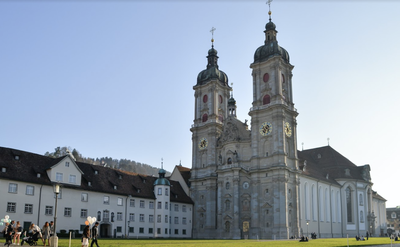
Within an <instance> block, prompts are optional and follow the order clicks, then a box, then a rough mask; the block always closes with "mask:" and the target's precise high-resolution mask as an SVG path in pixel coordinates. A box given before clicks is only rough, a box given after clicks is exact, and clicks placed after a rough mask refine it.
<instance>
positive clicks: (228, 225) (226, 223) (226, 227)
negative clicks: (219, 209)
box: [225, 221, 231, 232]
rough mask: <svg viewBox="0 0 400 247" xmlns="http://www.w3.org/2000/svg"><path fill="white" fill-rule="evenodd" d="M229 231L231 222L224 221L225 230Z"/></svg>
mask: <svg viewBox="0 0 400 247" xmlns="http://www.w3.org/2000/svg"><path fill="white" fill-rule="evenodd" d="M230 231H231V223H230V222H229V221H226V222H225V232H230Z"/></svg>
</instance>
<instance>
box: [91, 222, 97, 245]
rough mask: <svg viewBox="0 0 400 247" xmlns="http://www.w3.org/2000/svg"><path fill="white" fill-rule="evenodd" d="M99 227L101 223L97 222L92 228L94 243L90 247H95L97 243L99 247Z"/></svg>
mask: <svg viewBox="0 0 400 247" xmlns="http://www.w3.org/2000/svg"><path fill="white" fill-rule="evenodd" d="M98 226H99V222H96V223H95V224H94V226H93V227H92V243H91V244H90V247H93V244H94V243H96V246H97V247H99V244H98V243H97V236H99V229H98V228H97V227H98Z"/></svg>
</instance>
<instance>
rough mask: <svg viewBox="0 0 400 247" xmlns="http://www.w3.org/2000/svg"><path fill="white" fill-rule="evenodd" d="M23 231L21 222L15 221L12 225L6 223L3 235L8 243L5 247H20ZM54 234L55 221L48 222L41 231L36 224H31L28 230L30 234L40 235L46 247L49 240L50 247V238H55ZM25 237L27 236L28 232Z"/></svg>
mask: <svg viewBox="0 0 400 247" xmlns="http://www.w3.org/2000/svg"><path fill="white" fill-rule="evenodd" d="M22 231H23V228H22V226H21V223H20V222H19V221H17V223H15V221H14V220H12V221H11V222H10V223H8V222H6V224H5V227H4V229H3V234H4V236H5V238H6V243H5V244H4V245H19V244H20V240H21V234H22ZM53 232H54V223H53V221H51V222H50V223H49V222H46V223H45V224H44V226H43V228H42V229H40V228H39V227H38V226H37V225H35V224H31V225H30V227H29V230H28V234H29V233H31V234H32V235H33V234H35V233H38V235H39V237H40V238H41V239H42V242H43V245H44V246H46V240H47V245H48V246H50V241H49V240H50V237H51V236H53ZM24 235H26V232H25V234H24Z"/></svg>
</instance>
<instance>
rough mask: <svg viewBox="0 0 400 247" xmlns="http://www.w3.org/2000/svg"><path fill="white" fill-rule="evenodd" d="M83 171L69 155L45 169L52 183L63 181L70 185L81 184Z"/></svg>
mask: <svg viewBox="0 0 400 247" xmlns="http://www.w3.org/2000/svg"><path fill="white" fill-rule="evenodd" d="M82 175H83V172H82V170H81V169H80V168H79V167H78V165H77V164H76V163H75V161H74V160H73V159H72V158H71V157H70V156H69V155H67V156H65V157H64V158H63V159H62V160H60V161H59V162H57V163H56V164H55V165H53V166H51V167H50V168H49V169H47V176H48V177H49V179H50V181H51V182H53V183H63V184H70V185H77V186H79V185H81V179H82Z"/></svg>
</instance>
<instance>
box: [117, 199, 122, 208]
mask: <svg viewBox="0 0 400 247" xmlns="http://www.w3.org/2000/svg"><path fill="white" fill-rule="evenodd" d="M117 205H118V206H122V198H121V197H118V199H117Z"/></svg>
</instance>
